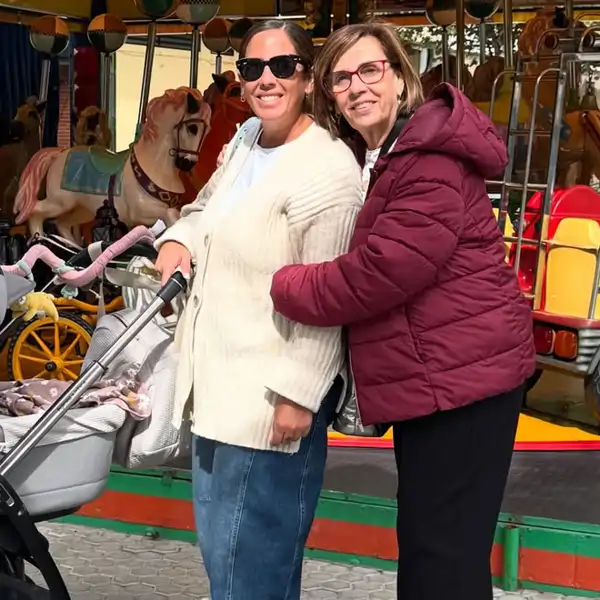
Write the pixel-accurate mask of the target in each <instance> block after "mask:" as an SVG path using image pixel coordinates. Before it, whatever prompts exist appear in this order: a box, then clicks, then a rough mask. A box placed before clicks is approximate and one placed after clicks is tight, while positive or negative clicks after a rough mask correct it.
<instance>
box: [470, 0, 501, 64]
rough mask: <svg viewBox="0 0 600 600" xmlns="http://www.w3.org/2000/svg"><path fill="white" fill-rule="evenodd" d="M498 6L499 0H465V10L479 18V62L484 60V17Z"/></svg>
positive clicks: (486, 17)
mask: <svg viewBox="0 0 600 600" xmlns="http://www.w3.org/2000/svg"><path fill="white" fill-rule="evenodd" d="M498 8H500V0H465V11H466V13H467V14H468V15H469V16H470V17H472V18H473V19H479V64H480V65H483V64H485V61H486V52H485V45H486V22H485V20H486V19H489V18H490V17H491V16H492V15H494V14H495V13H496V11H497V10H498Z"/></svg>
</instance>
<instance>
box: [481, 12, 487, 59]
mask: <svg viewBox="0 0 600 600" xmlns="http://www.w3.org/2000/svg"><path fill="white" fill-rule="evenodd" d="M486 42H487V40H486V31H485V21H484V20H483V19H481V21H479V64H480V65H483V64H485V45H486Z"/></svg>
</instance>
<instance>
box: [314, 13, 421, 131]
mask: <svg viewBox="0 0 600 600" xmlns="http://www.w3.org/2000/svg"><path fill="white" fill-rule="evenodd" d="M364 37H374V38H376V39H377V40H379V43H380V44H381V45H382V47H383V51H384V53H385V56H386V58H387V59H388V60H389V61H390V63H391V64H392V65H393V67H394V70H395V71H396V74H397V75H398V76H400V77H402V79H403V80H404V91H403V93H402V97H401V98H400V103H399V107H398V108H399V110H400V112H401V113H403V114H411V113H412V112H414V111H415V110H416V109H417V108H418V107H419V106H420V105H421V104H422V103H423V87H422V86H421V81H420V79H419V75H418V74H417V72H416V71H415V70H414V68H413V66H412V64H411V62H410V59H409V58H408V54H407V53H406V50H405V49H404V48H403V46H402V44H401V43H400V40H399V39H398V36H397V35H396V33H395V31H394V29H393V27H392V26H390V25H387V24H384V23H378V22H371V23H360V24H356V25H347V26H346V27H342V28H341V29H338V30H337V31H334V32H333V33H332V34H331V35H330V36H329V37H328V38H327V40H325V43H324V44H323V47H322V48H321V49H320V51H319V53H318V55H317V59H316V61H315V67H314V93H313V102H314V117H315V120H316V122H317V123H318V124H319V125H320V126H321V127H324V128H325V129H327V130H328V131H329V133H331V135H333V136H334V137H341V138H346V137H349V136H351V135H352V134H354V133H355V131H354V129H352V127H350V125H349V124H348V122H347V121H346V119H344V117H343V116H339V115H337V113H336V109H335V96H334V94H333V92H331V90H330V89H329V88H328V86H327V81H328V79H329V76H330V74H331V71H332V69H333V66H334V65H335V64H336V63H337V62H338V60H339V59H340V58H341V57H342V55H343V54H344V53H345V52H347V51H348V50H349V49H350V48H351V47H352V46H354V44H356V43H357V42H358V41H359V40H360V39H362V38H364Z"/></svg>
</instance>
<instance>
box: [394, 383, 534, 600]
mask: <svg viewBox="0 0 600 600" xmlns="http://www.w3.org/2000/svg"><path fill="white" fill-rule="evenodd" d="M524 391H525V388H524V386H522V387H519V388H518V389H516V390H513V391H511V392H508V393H506V394H501V395H500V396H495V397H493V398H488V399H486V400H482V401H480V402H476V403H475V404H472V405H470V406H467V407H464V408H457V409H455V410H450V411H444V412H439V413H435V414H433V415H430V416H427V417H422V418H419V419H414V420H411V421H405V422H402V423H397V424H396V425H394V450H395V455H396V464H397V467H398V521H397V531H398V546H399V560H398V598H399V599H401V600H442V599H443V600H492V597H493V591H492V581H491V572H490V555H491V551H492V545H493V540H494V531H495V528H496V522H497V519H498V513H499V512H500V506H501V503H502V496H503V494H504V487H505V485H506V479H507V476H508V471H509V468H510V462H511V457H512V452H513V445H514V440H515V435H516V430H517V424H518V419H519V412H520V410H521V406H522V402H523V395H524Z"/></svg>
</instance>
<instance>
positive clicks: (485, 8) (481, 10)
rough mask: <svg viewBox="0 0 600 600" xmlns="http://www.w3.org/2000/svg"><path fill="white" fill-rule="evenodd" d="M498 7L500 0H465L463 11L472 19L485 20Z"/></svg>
mask: <svg viewBox="0 0 600 600" xmlns="http://www.w3.org/2000/svg"><path fill="white" fill-rule="evenodd" d="M499 8H500V0H467V1H466V2H465V12H466V13H467V14H468V15H469V16H470V17H473V18H474V19H477V20H479V21H485V19H489V18H490V17H491V16H492V15H493V14H495V12H496V11H497V10H498V9H499Z"/></svg>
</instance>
